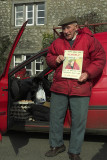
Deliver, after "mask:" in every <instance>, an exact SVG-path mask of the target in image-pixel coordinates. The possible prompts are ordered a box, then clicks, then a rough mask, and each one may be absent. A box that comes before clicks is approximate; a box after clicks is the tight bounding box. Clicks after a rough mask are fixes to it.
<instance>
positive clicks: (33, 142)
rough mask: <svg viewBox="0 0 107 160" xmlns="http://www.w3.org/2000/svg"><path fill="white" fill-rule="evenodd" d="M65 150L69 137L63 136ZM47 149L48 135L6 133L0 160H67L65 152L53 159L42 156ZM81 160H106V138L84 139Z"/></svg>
mask: <svg viewBox="0 0 107 160" xmlns="http://www.w3.org/2000/svg"><path fill="white" fill-rule="evenodd" d="M64 142H65V145H66V148H68V146H69V135H65V136H64ZM48 149H49V144H48V134H43V133H40V134H39V133H23V132H8V133H7V134H6V135H4V136H3V139H2V143H0V160H69V158H68V154H67V151H65V152H63V153H61V154H59V155H58V156H56V157H53V158H47V157H45V156H44V154H45V152H46V151H47V150H48ZM81 158H82V160H107V136H92V135H88V136H86V137H85V141H84V143H83V147H82V153H81Z"/></svg>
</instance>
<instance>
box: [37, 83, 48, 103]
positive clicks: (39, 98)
mask: <svg viewBox="0 0 107 160" xmlns="http://www.w3.org/2000/svg"><path fill="white" fill-rule="evenodd" d="M45 101H46V94H45V91H44V89H43V87H42V84H40V85H39V88H38V91H37V93H36V104H40V103H44V102H45Z"/></svg>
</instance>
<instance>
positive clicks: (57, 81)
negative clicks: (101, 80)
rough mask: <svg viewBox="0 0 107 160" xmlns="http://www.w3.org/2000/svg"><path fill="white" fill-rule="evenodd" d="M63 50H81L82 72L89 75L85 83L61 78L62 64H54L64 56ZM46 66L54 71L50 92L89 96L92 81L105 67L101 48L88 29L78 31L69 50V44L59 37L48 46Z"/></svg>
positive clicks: (103, 53) (103, 52) (104, 57)
mask: <svg viewBox="0 0 107 160" xmlns="http://www.w3.org/2000/svg"><path fill="white" fill-rule="evenodd" d="M64 50H83V51H84V53H83V66H82V72H87V73H88V74H89V79H88V80H87V81H86V82H82V83H80V82H78V80H76V79H68V78H62V77H61V75H62V63H61V64H60V65H59V64H57V63H56V58H57V56H58V55H64ZM46 61H47V64H48V65H49V66H50V67H51V68H52V69H54V70H55V73H54V77H53V83H52V86H51V91H53V92H57V93H62V94H66V95H69V96H71V95H77V96H90V95H91V88H92V79H93V78H95V77H96V76H98V75H99V74H100V73H101V72H102V70H103V68H104V65H105V61H106V55H105V51H104V49H103V47H102V46H101V44H100V43H99V42H98V40H97V39H96V38H95V37H94V36H93V34H92V33H91V31H90V30H89V29H88V28H86V27H85V28H83V29H79V31H78V35H77V37H76V39H75V41H74V44H73V46H72V48H71V46H70V44H69V42H68V41H67V40H66V39H65V38H64V36H61V37H59V38H57V39H56V40H55V41H54V42H53V43H52V44H51V46H50V48H49V52H48V54H47V57H46Z"/></svg>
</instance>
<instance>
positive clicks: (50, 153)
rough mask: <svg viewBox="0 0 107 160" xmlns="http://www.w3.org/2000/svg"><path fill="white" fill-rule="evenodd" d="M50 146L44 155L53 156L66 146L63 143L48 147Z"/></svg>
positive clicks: (62, 150)
mask: <svg viewBox="0 0 107 160" xmlns="http://www.w3.org/2000/svg"><path fill="white" fill-rule="evenodd" d="M50 148H51V149H50V150H49V151H48V152H46V154H45V156H46V157H54V156H56V155H57V154H59V153H61V152H64V151H65V150H66V147H65V145H64V144H63V145H62V146H60V147H50Z"/></svg>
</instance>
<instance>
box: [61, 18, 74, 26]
mask: <svg viewBox="0 0 107 160" xmlns="http://www.w3.org/2000/svg"><path fill="white" fill-rule="evenodd" d="M72 23H77V20H76V18H75V17H73V16H71V17H65V18H64V19H63V20H62V21H61V22H60V23H59V24H58V26H64V25H67V24H72Z"/></svg>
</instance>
